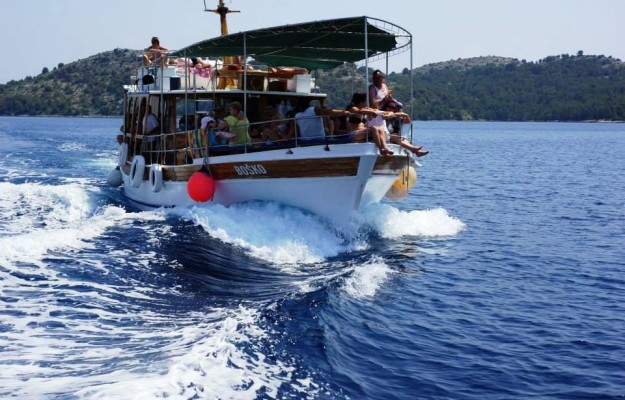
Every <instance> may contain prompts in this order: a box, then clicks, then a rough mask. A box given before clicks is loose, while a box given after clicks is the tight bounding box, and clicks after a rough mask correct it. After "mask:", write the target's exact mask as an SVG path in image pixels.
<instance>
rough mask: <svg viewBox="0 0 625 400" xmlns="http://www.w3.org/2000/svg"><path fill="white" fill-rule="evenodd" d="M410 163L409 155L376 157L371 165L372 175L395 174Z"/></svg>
mask: <svg viewBox="0 0 625 400" xmlns="http://www.w3.org/2000/svg"><path fill="white" fill-rule="evenodd" d="M407 165H411V160H410V157H409V156H405V157H404V156H394V157H378V159H377V160H376V161H375V165H374V167H373V172H372V173H373V175H397V174H398V173H399V172H400V171H401V170H403V169H404V168H406V166H407Z"/></svg>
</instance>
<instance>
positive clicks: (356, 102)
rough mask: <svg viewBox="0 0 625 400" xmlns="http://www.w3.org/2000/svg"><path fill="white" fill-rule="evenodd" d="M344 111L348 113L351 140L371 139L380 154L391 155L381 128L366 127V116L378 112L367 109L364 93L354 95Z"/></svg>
mask: <svg viewBox="0 0 625 400" xmlns="http://www.w3.org/2000/svg"><path fill="white" fill-rule="evenodd" d="M346 110H347V111H348V112H349V113H350V116H349V118H348V119H347V132H348V134H349V136H350V137H351V138H352V139H353V140H355V141H365V140H366V139H367V138H368V137H372V139H373V142H374V143H375V144H376V146H377V147H378V149H379V150H380V154H382V155H383V156H391V155H393V151H392V150H391V149H389V148H388V147H387V146H386V135H385V133H384V130H383V129H382V127H379V126H367V125H366V121H367V116H376V115H377V113H378V112H377V110H372V109H370V108H368V107H367V95H366V94H365V93H364V92H356V93H354V94H353V96H352V101H351V103H350V104H349V105H348V106H347V108H346Z"/></svg>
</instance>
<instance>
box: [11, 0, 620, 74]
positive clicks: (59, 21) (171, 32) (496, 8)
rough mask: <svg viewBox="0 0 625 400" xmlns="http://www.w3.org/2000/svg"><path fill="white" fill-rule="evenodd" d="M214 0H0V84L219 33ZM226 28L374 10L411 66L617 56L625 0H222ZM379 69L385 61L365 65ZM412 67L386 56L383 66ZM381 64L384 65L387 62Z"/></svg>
mask: <svg viewBox="0 0 625 400" xmlns="http://www.w3.org/2000/svg"><path fill="white" fill-rule="evenodd" d="M204 2H206V5H207V6H208V8H211V9H214V8H215V7H216V5H217V3H218V1H217V0H149V1H148V0H105V1H102V0H100V1H94V0H48V1H46V0H2V13H0V46H1V48H2V53H3V56H2V58H1V60H2V61H1V62H0V84H1V83H6V82H8V81H10V80H20V79H23V78H25V77H27V76H35V75H38V74H40V73H41V71H42V70H43V68H44V67H47V68H48V69H50V70H51V69H52V68H54V67H55V66H57V65H58V64H59V63H65V64H67V63H70V62H73V61H76V60H79V59H82V58H87V57H89V56H92V55H95V54H97V53H101V52H105V51H109V50H113V49H115V48H129V49H143V48H145V47H147V46H149V45H150V38H151V37H152V36H159V37H160V39H161V45H162V46H164V47H166V48H168V49H170V50H174V49H179V48H182V47H185V46H187V45H189V44H192V43H195V42H198V41H200V40H203V39H208V38H211V37H214V36H218V35H219V33H220V31H219V17H218V16H217V15H216V14H213V13H208V12H204ZM225 4H226V6H227V7H229V8H231V9H233V10H240V11H241V13H232V14H229V15H228V25H229V29H230V33H234V32H238V31H243V30H250V29H258V28H263V27H267V26H274V25H284V24H291V23H299V22H308V21H314V20H321V19H330V18H338V17H348V16H362V15H367V16H369V17H375V18H379V19H382V20H386V21H388V22H392V23H394V24H396V25H399V26H400V27H402V28H404V29H405V30H407V31H408V32H410V33H411V34H412V35H413V59H412V66H413V67H419V66H422V65H425V64H431V63H436V62H442V61H449V60H455V59H458V58H468V57H479V56H502V57H512V58H517V59H519V60H526V61H538V60H540V59H542V58H545V57H547V56H551V55H560V54H576V53H577V52H578V51H579V50H582V51H583V52H584V54H587V55H605V56H612V57H614V58H619V59H621V60H625V23H623V17H625V0H430V1H424V0H394V1H373V0H364V1H363V0H339V1H336V0H334V1H333V0H315V1H314V2H304V1H301V0H262V1H261V0H225ZM372 66H373V67H376V68H380V69H383V70H384V69H385V65H375V64H374V65H372ZM404 67H410V59H409V57H408V56H406V55H405V54H404V55H400V56H397V57H394V58H391V60H390V61H389V70H390V71H396V72H400V71H401V70H402V69H403V68H404ZM390 71H389V72H390Z"/></svg>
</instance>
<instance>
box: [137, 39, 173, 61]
mask: <svg viewBox="0 0 625 400" xmlns="http://www.w3.org/2000/svg"><path fill="white" fill-rule="evenodd" d="M167 52H168V50H167V49H166V48H164V47H161V44H160V41H159V39H158V37H156V36H154V37H153V38H152V45H151V46H150V47H148V48H147V49H145V50H144V53H143V65H144V66H146V67H149V66H151V65H152V64H153V63H154V62H155V61H159V63H158V64H159V65H167Z"/></svg>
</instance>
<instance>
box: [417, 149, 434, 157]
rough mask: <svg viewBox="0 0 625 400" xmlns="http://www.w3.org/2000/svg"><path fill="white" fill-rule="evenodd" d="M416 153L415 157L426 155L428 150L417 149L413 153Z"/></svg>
mask: <svg viewBox="0 0 625 400" xmlns="http://www.w3.org/2000/svg"><path fill="white" fill-rule="evenodd" d="M415 154H416V155H417V157H423V156H427V155H428V154H430V152H429V151H425V150H423V151H422V150H419V151H417V152H416V153H415Z"/></svg>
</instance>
